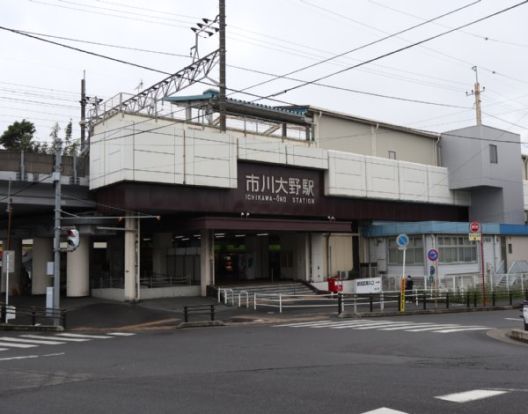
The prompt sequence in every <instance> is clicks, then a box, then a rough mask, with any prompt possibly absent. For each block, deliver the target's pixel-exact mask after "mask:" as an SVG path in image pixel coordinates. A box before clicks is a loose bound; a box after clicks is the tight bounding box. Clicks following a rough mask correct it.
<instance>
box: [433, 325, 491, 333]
mask: <svg viewBox="0 0 528 414" xmlns="http://www.w3.org/2000/svg"><path fill="white" fill-rule="evenodd" d="M488 329H489V328H486V327H485V326H462V327H460V328H453V329H442V330H441V331H436V333H452V332H463V331H483V330H488Z"/></svg>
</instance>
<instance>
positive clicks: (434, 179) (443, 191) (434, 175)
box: [428, 167, 454, 204]
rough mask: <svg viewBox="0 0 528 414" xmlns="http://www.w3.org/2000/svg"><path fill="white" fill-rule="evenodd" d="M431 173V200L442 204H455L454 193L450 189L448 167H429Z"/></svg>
mask: <svg viewBox="0 0 528 414" xmlns="http://www.w3.org/2000/svg"><path fill="white" fill-rule="evenodd" d="M428 174H429V180H428V181H429V185H428V192H429V202H430V203H440V204H453V203H454V195H453V192H452V191H450V190H449V185H448V184H449V182H448V179H447V168H442V167H428Z"/></svg>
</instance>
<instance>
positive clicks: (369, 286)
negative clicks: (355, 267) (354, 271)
mask: <svg viewBox="0 0 528 414" xmlns="http://www.w3.org/2000/svg"><path fill="white" fill-rule="evenodd" d="M355 282H356V293H381V277H370V278H368V279H356V280H355Z"/></svg>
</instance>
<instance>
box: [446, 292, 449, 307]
mask: <svg viewBox="0 0 528 414" xmlns="http://www.w3.org/2000/svg"><path fill="white" fill-rule="evenodd" d="M446 309H449V292H447V293H446Z"/></svg>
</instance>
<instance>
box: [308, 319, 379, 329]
mask: <svg viewBox="0 0 528 414" xmlns="http://www.w3.org/2000/svg"><path fill="white" fill-rule="evenodd" d="M371 323H372V322H367V321H363V320H362V321H350V322H335V323H332V324H329V325H316V326H311V325H310V326H309V328H334V327H340V326H343V327H345V326H346V327H354V326H363V325H367V324H371Z"/></svg>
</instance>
